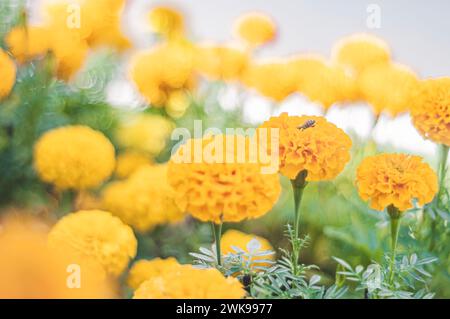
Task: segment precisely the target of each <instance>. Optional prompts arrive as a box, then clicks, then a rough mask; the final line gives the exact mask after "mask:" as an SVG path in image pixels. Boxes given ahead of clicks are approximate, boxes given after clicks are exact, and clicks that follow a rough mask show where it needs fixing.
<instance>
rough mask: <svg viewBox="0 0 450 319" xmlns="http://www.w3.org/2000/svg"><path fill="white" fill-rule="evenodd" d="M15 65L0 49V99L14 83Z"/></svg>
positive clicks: (9, 90) (8, 91)
mask: <svg viewBox="0 0 450 319" xmlns="http://www.w3.org/2000/svg"><path fill="white" fill-rule="evenodd" d="M16 71H17V70H16V65H15V64H14V62H13V61H12V60H11V58H10V57H9V56H8V55H7V54H6V53H5V52H4V51H2V49H0V78H1V79H2V80H1V82H0V100H1V99H2V98H4V97H6V96H7V95H8V94H9V93H10V92H11V90H12V88H13V86H14V83H16Z"/></svg>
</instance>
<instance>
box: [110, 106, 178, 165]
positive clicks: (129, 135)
mask: <svg viewBox="0 0 450 319" xmlns="http://www.w3.org/2000/svg"><path fill="white" fill-rule="evenodd" d="M173 129H174V124H173V122H172V121H170V120H168V119H166V118H165V117H163V116H160V115H153V114H137V115H135V116H131V117H130V118H128V119H127V120H126V121H125V122H124V123H122V125H121V126H120V127H119V130H118V131H117V139H118V142H119V144H120V145H122V146H123V147H125V148H128V149H131V150H136V151H140V152H143V153H146V154H149V155H151V156H156V155H158V154H159V153H161V151H162V150H163V149H164V148H165V147H166V144H167V140H168V139H169V137H170V134H171V133H172V130H173Z"/></svg>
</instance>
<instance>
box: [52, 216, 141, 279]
mask: <svg viewBox="0 0 450 319" xmlns="http://www.w3.org/2000/svg"><path fill="white" fill-rule="evenodd" d="M48 242H49V245H50V246H51V247H53V248H54V249H57V250H59V251H65V250H67V249H69V250H74V251H75V252H76V253H77V254H78V255H79V256H80V257H85V258H91V259H93V260H95V261H96V262H97V263H98V264H100V265H101V266H102V267H103V269H104V271H105V272H106V274H108V275H111V276H114V277H115V276H119V275H120V274H121V273H122V272H123V271H124V270H125V269H126V268H127V266H128V263H129V262H130V260H131V259H133V258H134V257H135V256H136V251H137V240H136V237H135V236H134V233H133V230H132V229H131V227H129V226H127V225H125V224H124V223H122V221H121V220H120V219H119V218H117V217H114V216H113V215H111V213H109V212H105V211H101V210H85V211H78V212H76V213H71V214H69V215H67V216H65V217H63V218H62V219H60V220H59V221H58V222H57V223H56V224H55V226H53V228H52V229H51V231H50V233H49V235H48Z"/></svg>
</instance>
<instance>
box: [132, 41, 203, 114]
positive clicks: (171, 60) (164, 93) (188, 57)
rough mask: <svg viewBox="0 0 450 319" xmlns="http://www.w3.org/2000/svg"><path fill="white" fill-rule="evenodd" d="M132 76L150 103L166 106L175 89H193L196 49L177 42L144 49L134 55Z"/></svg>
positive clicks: (155, 105)
mask: <svg viewBox="0 0 450 319" xmlns="http://www.w3.org/2000/svg"><path fill="white" fill-rule="evenodd" d="M131 79H132V80H133V81H134V83H135V84H136V86H137V88H138V90H139V92H140V93H141V94H142V95H143V96H144V98H146V100H147V102H149V103H151V104H152V106H154V107H164V106H165V104H166V102H167V100H168V99H169V98H170V95H171V94H172V93H173V92H177V91H179V90H189V89H192V88H193V86H194V84H195V76H194V49H193V48H192V46H191V45H190V44H188V43H184V42H181V41H176V42H170V43H164V44H161V45H158V46H157V47H155V48H153V49H151V50H149V51H145V52H140V53H138V54H137V55H136V56H135V57H134V58H133V61H132V66H131Z"/></svg>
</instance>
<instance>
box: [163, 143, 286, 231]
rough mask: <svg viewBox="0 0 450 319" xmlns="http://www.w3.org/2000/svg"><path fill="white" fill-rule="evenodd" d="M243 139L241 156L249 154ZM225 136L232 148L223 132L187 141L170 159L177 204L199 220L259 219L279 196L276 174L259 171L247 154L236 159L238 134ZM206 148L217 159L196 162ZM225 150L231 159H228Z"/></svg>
mask: <svg viewBox="0 0 450 319" xmlns="http://www.w3.org/2000/svg"><path fill="white" fill-rule="evenodd" d="M242 138H243V139H244V142H245V144H244V145H246V147H247V148H246V149H245V150H244V151H245V152H246V154H244V156H245V155H247V156H248V145H249V139H248V138H245V137H243V136H242ZM228 139H231V140H234V147H227V146H226V143H227V142H226V136H225V135H217V136H214V137H205V138H203V139H191V140H188V141H187V142H186V144H184V145H182V146H181V147H180V148H179V149H178V151H177V152H176V154H174V156H173V157H172V159H171V161H170V162H169V172H168V176H169V182H170V184H171V185H172V186H173V188H174V190H175V193H176V202H177V204H178V206H179V207H180V209H181V210H183V211H186V212H188V213H190V214H191V215H192V216H194V217H195V218H198V219H199V220H201V221H213V222H215V223H220V222H239V221H242V220H244V219H247V218H250V219H253V218H258V217H261V216H263V215H264V214H266V213H267V212H268V211H269V210H270V209H272V207H273V206H274V205H275V203H276V201H277V200H278V197H279V195H280V191H281V187H280V182H279V178H278V175H277V174H276V173H275V174H264V173H262V170H261V164H260V163H257V162H255V163H252V162H251V161H249V160H248V157H247V158H246V159H244V160H243V161H241V162H239V161H237V160H236V159H237V157H239V156H241V155H242V154H238V152H237V150H236V149H237V145H238V144H239V137H238V136H231V135H230V136H228ZM214 145H222V146H223V149H222V150H220V149H214V148H215V147H214ZM211 148H213V149H214V150H211ZM208 151H211V152H213V153H215V154H216V155H217V156H218V157H220V158H217V159H215V160H211V159H207V158H203V157H202V158H201V159H200V160H199V161H196V159H197V156H198V155H200V156H201V154H204V153H207V152H208ZM222 151H223V152H222ZM200 153H201V154H200ZM226 153H229V155H231V157H233V159H234V160H233V161H227V160H226V158H225V157H224V156H226ZM186 155H187V157H189V158H186V161H178V160H177V158H178V157H185V156H186ZM213 156H215V155H213Z"/></svg>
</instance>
